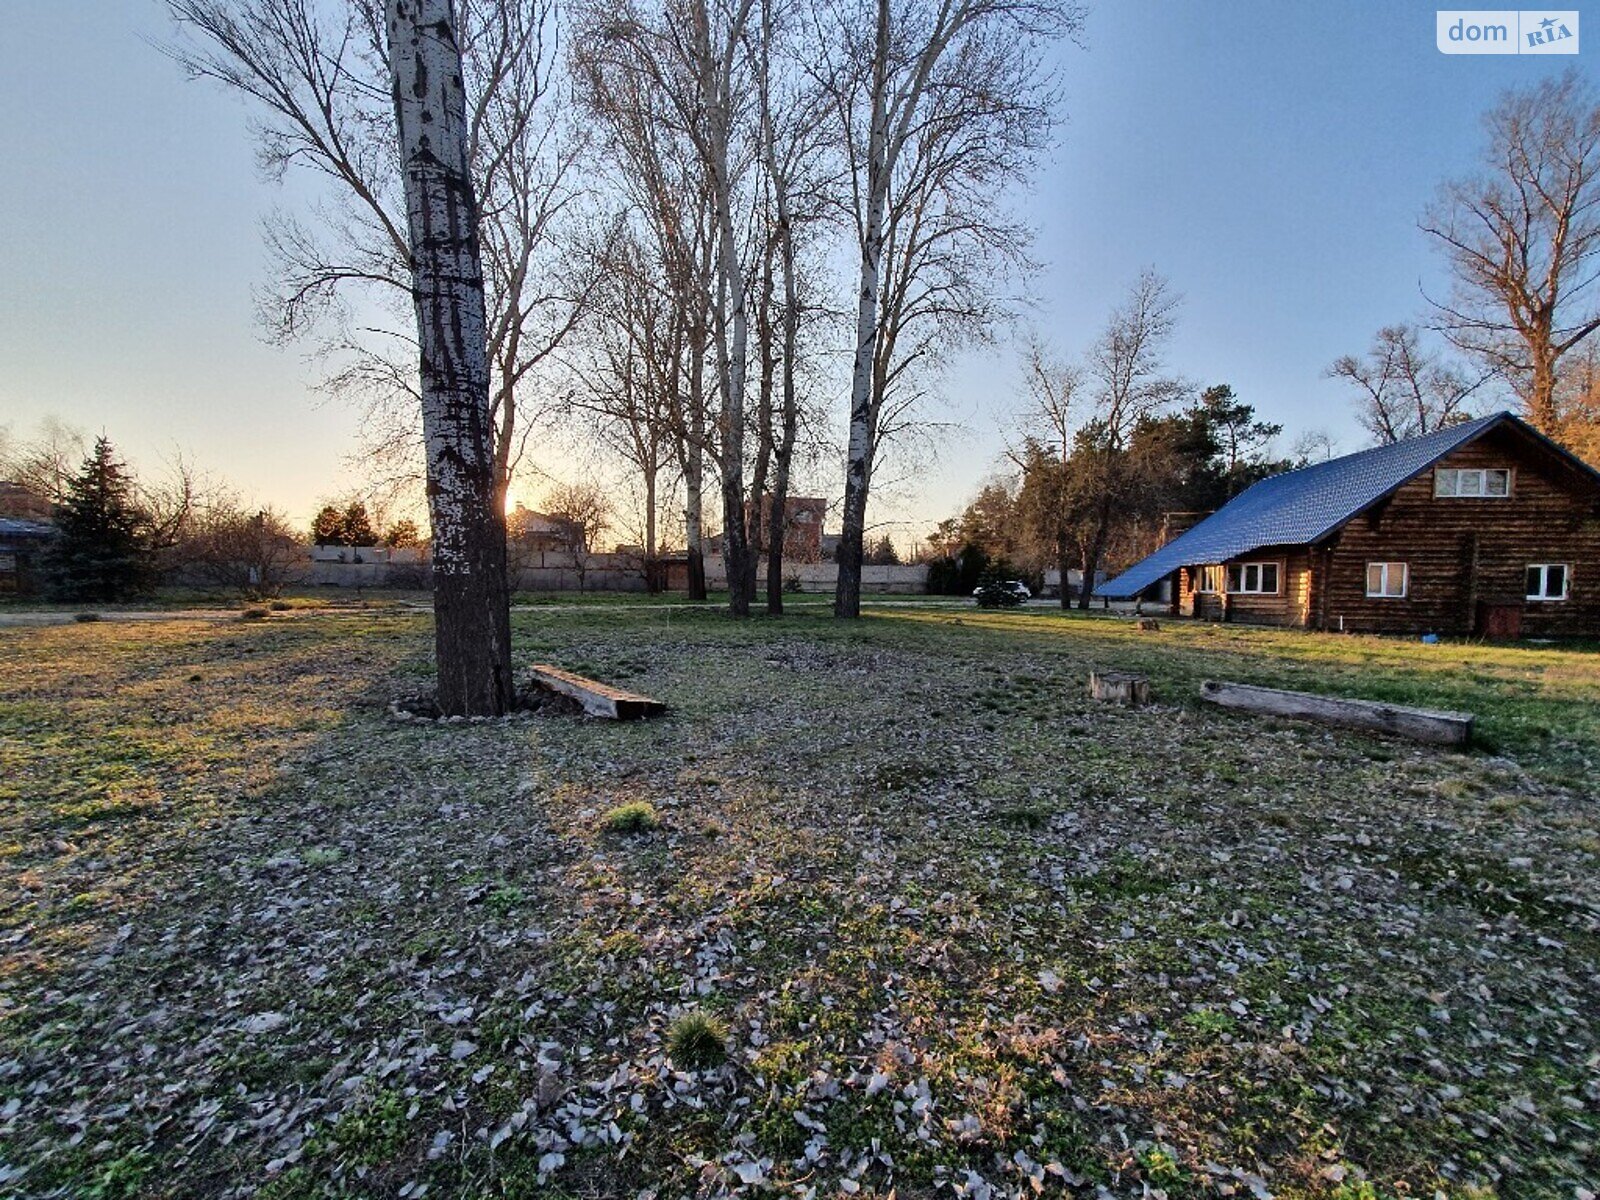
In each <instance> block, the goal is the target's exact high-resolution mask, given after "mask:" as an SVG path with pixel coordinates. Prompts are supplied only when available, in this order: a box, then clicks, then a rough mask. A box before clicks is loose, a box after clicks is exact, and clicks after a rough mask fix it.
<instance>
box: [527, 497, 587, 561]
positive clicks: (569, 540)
mask: <svg viewBox="0 0 1600 1200" xmlns="http://www.w3.org/2000/svg"><path fill="white" fill-rule="evenodd" d="M506 536H507V537H509V538H510V539H511V540H512V541H514V542H516V543H517V545H518V547H519V548H521V549H523V550H527V551H549V550H565V551H570V552H571V553H574V554H587V553H588V551H589V547H588V546H587V545H586V544H585V541H586V539H585V538H584V536H583V526H581V525H579V524H578V522H576V521H569V520H568V519H567V518H566V517H557V516H552V515H550V514H549V513H542V512H535V511H534V510H533V509H531V508H524V507H523V506H522V503H521V502H520V501H519V502H518V503H517V506H516V508H514V509H512V510H511V512H510V513H508V514H507V516H506Z"/></svg>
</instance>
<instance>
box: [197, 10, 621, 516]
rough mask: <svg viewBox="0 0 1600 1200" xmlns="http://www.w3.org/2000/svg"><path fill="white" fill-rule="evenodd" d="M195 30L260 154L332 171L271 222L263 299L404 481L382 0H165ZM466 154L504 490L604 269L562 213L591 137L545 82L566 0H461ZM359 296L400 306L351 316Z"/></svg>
mask: <svg viewBox="0 0 1600 1200" xmlns="http://www.w3.org/2000/svg"><path fill="white" fill-rule="evenodd" d="M168 7H169V8H170V10H171V11H172V13H173V14H174V16H175V17H177V19H178V21H179V23H180V29H181V30H183V31H185V32H186V33H187V34H189V35H191V37H190V38H186V39H185V40H184V41H183V42H181V43H180V44H179V45H177V46H174V47H173V48H172V53H173V55H174V57H175V58H177V60H178V61H179V62H180V63H182V64H183V66H184V67H185V68H186V69H187V70H188V71H189V73H190V74H191V75H193V76H196V77H200V78H208V79H213V80H216V81H219V82H221V83H223V84H224V85H226V86H228V87H230V88H232V89H234V90H236V91H239V92H241V93H242V94H244V95H246V96H248V97H250V98H251V99H252V100H253V101H254V102H255V103H256V105H257V107H258V111H259V112H261V113H263V114H264V116H265V120H264V121H263V122H262V123H261V126H260V129H259V133H260V157H261V161H262V164H263V167H264V168H265V169H266V171H267V172H268V173H269V174H270V175H272V176H274V177H281V176H282V175H284V174H285V173H286V172H288V171H289V169H290V168H292V167H299V168H301V169H307V170H309V172H310V173H311V174H313V175H315V176H316V177H319V178H320V179H321V180H322V181H323V182H324V183H325V184H327V185H328V193H329V194H328V199H327V202H326V203H324V204H323V205H321V206H320V207H319V211H318V218H319V219H318V221H317V223H316V226H315V227H312V226H308V225H307V224H306V223H304V222H302V221H299V220H297V219H295V218H293V217H291V216H288V215H286V214H278V215H276V216H274V217H273V218H272V219H271V220H270V221H269V222H268V225H267V243H268V247H269V249H270V251H271V252H272V256H273V259H274V261H275V264H276V273H277V276H278V278H277V281H276V283H275V285H274V286H273V288H272V289H271V291H270V292H269V293H268V294H267V295H266V296H265V297H264V298H263V303H262V309H263V315H264V318H265V319H266V321H267V324H268V327H269V329H270V330H271V331H272V332H273V334H274V335H275V336H276V337H278V338H279V339H283V340H288V339H296V338H302V337H306V336H312V335H318V336H320V337H321V339H322V340H321V348H322V350H323V351H324V353H325V354H326V355H327V357H328V358H329V360H330V362H331V364H333V365H332V369H331V374H330V376H329V378H328V380H327V386H328V388H329V389H330V390H332V391H334V392H336V393H338V394H340V395H345V396H351V397H354V398H357V399H358V400H359V401H361V402H362V403H363V404H364V405H365V406H366V408H367V416H368V420H367V421H366V422H364V428H365V429H366V431H367V437H368V441H369V443H370V445H369V450H370V454H371V458H370V465H371V467H372V468H373V470H374V471H375V472H378V473H380V474H385V475H387V476H389V477H390V478H391V480H393V481H398V482H399V483H400V484H405V483H409V482H412V481H414V480H415V478H416V475H417V472H418V466H417V464H418V463H419V462H420V460H421V458H422V457H423V434H422V428H421V423H420V413H421V409H420V399H421V398H420V393H419V389H418V385H417V380H416V368H415V360H416V355H417V346H416V343H415V340H414V338H413V337H412V336H411V335H409V334H408V333H407V332H406V323H407V322H408V321H409V318H410V312H409V309H410V307H411V261H410V249H409V245H408V242H407V237H408V233H407V227H406V213H405V202H404V196H403V191H404V189H403V183H402V180H401V178H400V174H399V169H400V168H399V164H400V153H399V150H398V146H397V143H396V140H395V128H394V119H393V112H392V102H391V99H390V86H389V65H388V62H387V54H388V50H387V41H386V36H385V28H386V27H385V15H384V0H327V2H326V3H323V4H321V5H316V6H313V5H312V4H310V3H308V2H307V0H168ZM454 11H455V19H456V24H455V26H454V28H455V30H456V35H457V38H458V49H459V51H460V55H461V59H462V65H463V71H464V76H463V78H464V83H465V88H466V101H465V103H466V108H467V124H466V134H467V139H468V147H467V154H468V160H469V162H470V164H471V171H472V181H473V186H474V189H475V193H476V195H477V197H478V205H479V213H478V222H479V235H480V256H481V260H482V262H483V265H484V270H485V287H486V293H487V312H488V323H487V326H486V336H487V346H488V356H489V360H490V363H491V367H492V388H491V418H492V422H493V424H492V429H493V451H494V457H495V468H496V472H497V477H498V482H497V488H498V491H499V495H500V500H501V502H502V504H503V501H504V499H505V495H506V492H507V489H508V488H509V485H510V481H511V478H512V477H513V475H514V473H515V471H516V469H517V466H518V464H519V462H520V461H521V459H522V457H523V454H524V451H525V449H526V446H527V439H528V435H529V433H530V432H531V430H532V429H533V428H534V426H535V420H534V418H535V417H536V416H537V415H538V414H537V402H536V400H535V397H536V395H537V392H536V389H534V388H533V386H532V383H533V376H534V374H535V372H536V371H537V370H538V368H539V367H540V365H541V364H542V363H544V362H545V361H546V359H547V358H548V357H549V356H550V354H551V353H553V352H554V350H555V349H556V347H558V346H559V345H560V343H561V342H562V340H563V339H564V338H565V337H566V336H567V334H568V333H569V332H570V330H571V329H572V326H573V324H574V322H575V321H576V320H577V318H578V316H579V314H580V313H581V311H582V308H583V304H584V301H585V298H586V296H587V292H588V288H589V287H590V286H591V284H592V278H591V277H589V276H586V275H584V274H583V273H581V272H577V271H573V270H571V269H569V267H568V265H567V264H568V263H569V262H573V261H580V260H572V259H570V258H568V257H566V256H564V255H563V254H562V252H561V251H562V241H563V239H562V237H561V236H560V233H561V228H562V223H563V221H564V220H565V219H566V218H567V216H568V214H569V212H570V210H571V209H572V208H573V206H574V205H575V204H576V203H577V200H578V197H579V196H580V195H581V192H582V189H581V187H580V186H579V185H578V183H577V181H576V171H577V167H576V163H577V161H578V157H579V154H580V151H581V147H582V139H581V137H579V136H577V135H575V134H574V133H573V132H572V131H571V130H570V129H569V128H568V126H567V125H566V124H565V123H564V118H563V116H562V115H561V112H560V110H559V109H557V108H556V107H555V106H554V105H552V104H550V103H548V102H547V99H546V96H547V93H548V90H549V87H550V84H551V80H552V76H553V73H554V70H555V63H556V60H555V48H554V32H555V0H457V4H456V6H455V10H454ZM357 293H359V294H360V296H361V298H362V299H363V300H364V301H367V302H368V306H367V308H366V309H365V310H364V312H370V311H372V310H374V309H376V310H377V311H379V312H386V313H388V314H390V316H391V317H392V318H393V324H392V325H387V326H383V327H378V328H372V327H362V328H356V327H353V326H352V322H351V319H350V317H349V313H348V311H347V308H346V305H345V303H344V301H345V300H346V299H347V298H349V297H352V296H354V295H355V294H357Z"/></svg>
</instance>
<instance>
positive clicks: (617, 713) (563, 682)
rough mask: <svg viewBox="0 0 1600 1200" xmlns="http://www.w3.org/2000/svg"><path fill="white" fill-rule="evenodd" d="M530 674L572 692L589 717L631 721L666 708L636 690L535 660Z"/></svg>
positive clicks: (555, 688)
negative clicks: (629, 689)
mask: <svg viewBox="0 0 1600 1200" xmlns="http://www.w3.org/2000/svg"><path fill="white" fill-rule="evenodd" d="M533 677H534V679H535V680H537V681H538V682H539V684H540V686H542V687H547V688H549V689H550V690H551V691H555V692H560V693H561V694H562V695H563V696H571V697H572V698H573V699H574V700H576V701H577V702H578V703H579V704H581V705H583V711H584V712H586V713H588V714H589V715H590V716H591V717H607V718H609V719H611V720H613V721H631V720H634V719H636V718H638V717H653V716H657V715H658V714H660V713H664V712H666V711H667V706H666V705H665V704H663V703H661V701H659V700H652V699H651V698H650V697H649V696H641V695H640V694H639V693H638V692H627V691H623V690H622V689H621V688H614V687H612V686H611V685H610V684H605V683H598V682H596V681H595V680H593V679H585V678H584V677H583V676H582V675H574V674H573V673H572V672H571V671H563V670H562V669H561V668H560V667H552V666H548V665H546V664H544V663H537V664H535V666H534V667H533Z"/></svg>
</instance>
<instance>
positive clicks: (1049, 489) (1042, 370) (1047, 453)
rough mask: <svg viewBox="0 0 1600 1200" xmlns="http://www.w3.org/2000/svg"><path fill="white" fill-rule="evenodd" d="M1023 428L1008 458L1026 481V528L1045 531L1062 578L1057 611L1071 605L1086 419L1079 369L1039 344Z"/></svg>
mask: <svg viewBox="0 0 1600 1200" xmlns="http://www.w3.org/2000/svg"><path fill="white" fill-rule="evenodd" d="M1024 379H1025V382H1024V388H1025V393H1026V398H1027V399H1026V412H1025V417H1024V421H1025V427H1026V428H1027V429H1028V433H1027V436H1026V438H1025V441H1024V444H1023V447H1022V449H1021V450H1020V451H1017V450H1012V451H1010V452H1009V457H1010V458H1011V460H1012V462H1013V463H1014V464H1015V465H1016V466H1017V468H1018V469H1019V470H1020V471H1022V473H1023V478H1024V481H1025V482H1024V487H1023V493H1024V496H1023V498H1024V500H1025V501H1026V510H1027V511H1026V515H1027V517H1028V519H1029V521H1030V524H1033V525H1035V526H1041V527H1043V529H1044V531H1045V532H1046V534H1047V536H1048V538H1049V542H1050V547H1051V550H1052V551H1053V553H1054V558H1055V563H1056V569H1057V571H1058V572H1059V573H1060V575H1061V588H1060V591H1061V607H1062V608H1069V607H1071V604H1072V597H1071V589H1069V588H1068V586H1067V574H1068V571H1069V569H1070V567H1071V558H1072V547H1073V538H1072V522H1073V519H1074V515H1075V514H1074V502H1073V494H1074V493H1073V488H1072V480H1071V472H1072V449H1073V432H1074V429H1075V427H1076V425H1077V423H1078V422H1079V421H1080V420H1082V419H1083V418H1084V416H1085V415H1086V413H1085V412H1083V411H1080V410H1083V409H1085V408H1086V407H1087V403H1088V402H1087V399H1086V397H1085V396H1084V390H1085V388H1084V376H1083V369H1082V368H1081V367H1079V366H1077V365H1076V364H1074V363H1070V362H1067V361H1065V360H1063V359H1061V358H1059V357H1057V356H1056V355H1054V354H1053V353H1052V352H1051V351H1050V350H1049V349H1048V348H1047V347H1046V346H1044V345H1043V344H1042V343H1040V342H1037V341H1036V342H1034V343H1033V344H1032V345H1031V346H1029V347H1028V352H1027V359H1026V364H1025V376H1024Z"/></svg>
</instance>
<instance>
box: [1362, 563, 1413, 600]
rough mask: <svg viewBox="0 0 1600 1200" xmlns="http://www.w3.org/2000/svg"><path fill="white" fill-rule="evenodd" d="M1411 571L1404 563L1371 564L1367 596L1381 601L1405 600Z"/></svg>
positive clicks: (1368, 571) (1369, 566)
mask: <svg viewBox="0 0 1600 1200" xmlns="http://www.w3.org/2000/svg"><path fill="white" fill-rule="evenodd" d="M1410 577H1411V569H1410V568H1409V567H1408V566H1406V564H1405V563H1403V562H1369V563H1368V564H1367V595H1368V596H1371V597H1373V598H1374V599H1379V600H1404V599H1405V595H1406V586H1407V585H1408V584H1409V583H1410V582H1411V578H1410Z"/></svg>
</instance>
